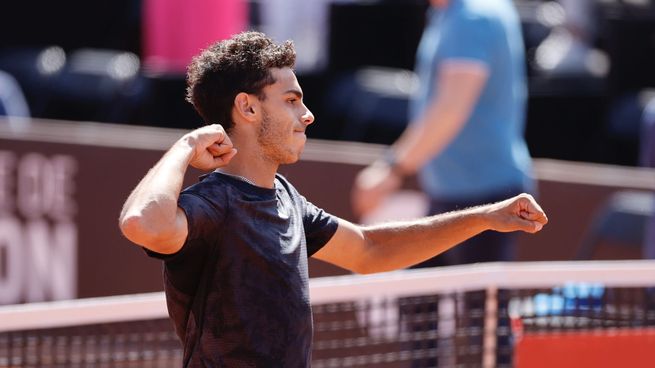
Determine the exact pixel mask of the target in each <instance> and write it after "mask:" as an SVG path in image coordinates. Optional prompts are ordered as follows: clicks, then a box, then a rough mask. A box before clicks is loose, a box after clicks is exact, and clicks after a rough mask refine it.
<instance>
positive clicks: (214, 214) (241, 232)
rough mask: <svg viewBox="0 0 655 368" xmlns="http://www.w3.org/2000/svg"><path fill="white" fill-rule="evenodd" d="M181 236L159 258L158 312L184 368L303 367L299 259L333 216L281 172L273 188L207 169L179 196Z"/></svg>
mask: <svg viewBox="0 0 655 368" xmlns="http://www.w3.org/2000/svg"><path fill="white" fill-rule="evenodd" d="M179 206H180V207H181V208H182V209H183V210H184V212H185V213H186V216H187V219H188V223H189V234H188V236H187V240H186V243H185V244H184V246H183V247H182V249H181V250H180V251H178V252H177V253H175V254H173V255H161V254H157V253H153V252H150V251H148V254H149V255H150V256H153V257H156V258H160V259H163V260H164V287H165V292H166V301H167V305H168V312H169V315H170V316H171V318H172V320H173V322H174V324H175V330H176V333H177V334H178V336H179V338H180V339H181V340H182V342H183V344H184V367H309V366H310V363H311V339H312V314H311V306H310V302H309V288H308V271H307V258H308V257H309V256H311V255H312V254H314V253H315V252H317V251H318V250H319V249H320V248H321V247H322V246H323V245H325V244H326V243H327V242H328V241H329V240H330V238H331V237H332V236H333V235H334V233H335V231H336V229H337V227H338V222H337V218H336V217H334V216H331V215H329V214H327V213H326V212H324V211H323V210H321V209H319V208H317V207H316V206H314V205H313V204H311V203H310V202H308V201H307V200H306V199H305V198H304V197H303V196H301V195H300V194H299V193H298V192H297V191H296V189H295V188H294V187H293V186H292V185H291V184H290V183H289V182H288V181H287V180H286V179H285V178H284V177H282V176H280V175H277V176H276V178H275V188H273V189H267V188H261V187H257V186H254V185H250V184H248V183H246V182H244V181H242V180H240V179H237V178H234V177H231V176H228V175H224V174H220V173H216V172H214V173H211V174H209V175H207V176H205V177H204V178H203V179H202V180H201V181H200V182H199V183H197V184H195V185H192V186H191V187H189V188H187V189H185V190H184V191H182V193H181V195H180V199H179Z"/></svg>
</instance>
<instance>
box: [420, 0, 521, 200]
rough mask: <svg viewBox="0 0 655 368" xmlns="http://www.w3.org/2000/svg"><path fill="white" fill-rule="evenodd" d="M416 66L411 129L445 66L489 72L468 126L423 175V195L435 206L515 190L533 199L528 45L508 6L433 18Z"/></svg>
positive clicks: (484, 1)
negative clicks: (475, 66) (527, 135)
mask: <svg viewBox="0 0 655 368" xmlns="http://www.w3.org/2000/svg"><path fill="white" fill-rule="evenodd" d="M416 59H417V66H416V72H417V73H418V75H419V78H420V80H421V88H420V91H419V93H418V95H417V96H416V98H415V99H413V101H412V103H411V105H410V118H411V120H413V121H416V120H417V117H419V116H420V115H421V114H422V113H423V111H424V110H425V108H426V106H427V104H428V102H429V101H431V100H433V99H434V97H435V96H434V94H435V93H437V92H436V86H437V83H436V80H435V79H436V72H437V69H438V67H439V65H440V64H441V63H442V62H443V61H444V60H449V59H450V60H452V59H468V60H475V61H480V62H482V63H484V64H486V65H487V67H488V69H489V78H488V80H487V83H486V85H485V86H484V88H483V90H482V92H481V95H480V97H479V100H478V102H477V104H476V106H475V108H474V109H473V111H472V114H471V116H470V118H469V119H468V121H467V122H466V124H465V126H464V127H463V128H462V130H461V131H460V133H459V134H458V135H457V136H456V137H455V138H454V140H453V141H452V142H450V144H449V145H448V146H447V147H446V148H445V149H444V150H443V151H442V152H441V153H440V154H439V155H438V156H437V157H435V158H433V159H432V160H430V161H429V162H428V163H427V164H426V165H425V166H424V167H423V168H422V169H421V171H420V173H419V180H420V182H421V185H422V187H423V189H424V190H425V192H426V193H427V194H428V195H430V196H431V197H432V198H437V199H438V198H444V199H449V200H453V199H455V200H458V199H471V198H476V197H485V196H488V195H493V194H501V193H503V191H504V190H507V189H511V188H522V189H523V190H526V191H531V190H532V189H533V184H532V180H531V174H530V173H531V158H530V155H529V152H528V149H527V145H526V143H525V141H524V139H523V131H524V126H525V105H526V94H527V91H526V76H525V64H524V63H525V56H524V44H523V39H522V36H521V28H520V21H519V18H518V14H517V13H516V10H515V9H514V7H513V5H512V3H511V1H509V0H451V2H450V4H449V6H448V7H447V8H445V9H444V10H442V11H440V12H437V11H434V10H431V13H430V14H429V18H428V24H427V26H426V29H425V31H424V33H423V37H422V38H421V42H420V44H419V48H418V52H417V58H416ZM439 93H448V91H439Z"/></svg>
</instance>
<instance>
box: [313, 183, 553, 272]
mask: <svg viewBox="0 0 655 368" xmlns="http://www.w3.org/2000/svg"><path fill="white" fill-rule="evenodd" d="M547 222H548V218H547V217H546V214H545V213H544V212H543V210H542V209H541V208H540V207H539V205H538V204H537V203H536V202H535V200H534V199H533V198H532V196H530V195H529V194H521V195H518V196H516V197H513V198H510V199H507V200H505V201H502V202H498V203H493V204H487V205H483V206H479V207H473V208H469V209H465V210H461V211H454V212H449V213H445V214H440V215H435V216H431V217H425V218H422V219H418V220H414V221H403V222H395V223H389V224H381V225H375V226H366V227H361V226H358V225H355V224H352V223H350V222H348V221H345V220H340V221H339V228H338V229H337V232H336V233H335V234H334V236H333V237H332V239H330V241H329V242H328V243H327V244H326V245H325V246H324V247H323V248H321V250H319V251H318V252H317V253H316V254H314V257H316V258H317V259H320V260H323V261H326V262H329V263H332V264H335V265H337V266H340V267H343V268H345V269H348V270H350V271H353V272H357V273H374V272H383V271H391V270H395V269H400V268H405V267H409V266H412V265H414V264H417V263H419V262H422V261H424V260H427V259H429V258H432V257H434V256H436V255H438V254H440V253H442V252H444V251H446V250H448V249H450V248H452V247H453V246H455V245H457V244H459V243H461V242H463V241H464V240H467V239H469V238H471V237H473V236H475V235H477V234H479V233H481V232H483V231H485V230H494V231H500V232H510V231H525V232H529V233H535V232H537V231H539V230H541V228H542V227H543V226H544V225H545V224H546V223H547Z"/></svg>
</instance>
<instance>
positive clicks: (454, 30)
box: [439, 13, 498, 64]
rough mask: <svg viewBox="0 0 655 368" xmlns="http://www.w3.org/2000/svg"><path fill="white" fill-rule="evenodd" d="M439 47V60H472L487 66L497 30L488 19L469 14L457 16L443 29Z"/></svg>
mask: <svg viewBox="0 0 655 368" xmlns="http://www.w3.org/2000/svg"><path fill="white" fill-rule="evenodd" d="M442 32H443V37H442V38H441V45H440V50H439V54H440V58H441V60H448V59H473V60H479V61H481V62H484V63H486V64H489V63H490V61H491V57H492V52H493V50H494V47H495V44H494V40H496V39H497V36H498V35H497V34H496V32H497V29H496V28H495V27H492V23H491V22H490V20H489V19H486V18H484V17H481V16H477V15H471V14H466V13H465V14H459V15H458V16H457V17H456V18H454V19H451V20H450V21H449V22H448V23H447V25H446V26H445V27H444V29H443V31H442Z"/></svg>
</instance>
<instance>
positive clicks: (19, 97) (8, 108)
mask: <svg viewBox="0 0 655 368" xmlns="http://www.w3.org/2000/svg"><path fill="white" fill-rule="evenodd" d="M0 116H6V117H7V118H6V119H7V121H8V122H9V124H10V126H11V127H12V128H18V126H19V125H20V124H23V122H25V121H26V120H25V119H22V118H28V117H29V116H30V109H29V106H28V105H27V101H26V100H25V96H24V95H23V91H22V89H21V87H20V85H19V84H18V82H17V81H16V79H15V78H14V77H13V76H12V75H11V74H9V73H6V72H3V71H2V70H0Z"/></svg>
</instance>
